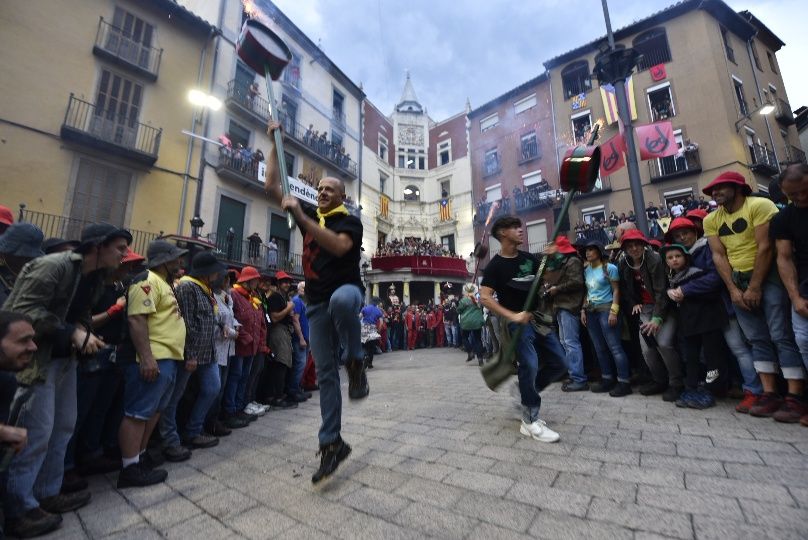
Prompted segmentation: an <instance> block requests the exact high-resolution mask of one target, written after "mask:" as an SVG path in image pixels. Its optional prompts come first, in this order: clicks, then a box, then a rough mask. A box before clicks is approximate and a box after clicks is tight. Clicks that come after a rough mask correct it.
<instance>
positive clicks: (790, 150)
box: [786, 144, 806, 163]
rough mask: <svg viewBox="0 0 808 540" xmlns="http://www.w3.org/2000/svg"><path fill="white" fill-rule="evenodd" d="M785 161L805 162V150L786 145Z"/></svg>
mask: <svg viewBox="0 0 808 540" xmlns="http://www.w3.org/2000/svg"><path fill="white" fill-rule="evenodd" d="M786 161H787V162H789V163H806V161H805V152H803V151H802V150H800V149H799V148H797V147H796V146H792V145H790V144H789V145H786Z"/></svg>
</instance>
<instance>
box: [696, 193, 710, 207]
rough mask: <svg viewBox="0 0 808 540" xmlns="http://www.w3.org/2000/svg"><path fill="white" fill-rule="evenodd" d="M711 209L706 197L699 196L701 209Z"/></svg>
mask: <svg viewBox="0 0 808 540" xmlns="http://www.w3.org/2000/svg"><path fill="white" fill-rule="evenodd" d="M709 208H710V203H709V202H708V201H707V200H705V199H704V195H699V209H701V210H708V209H709Z"/></svg>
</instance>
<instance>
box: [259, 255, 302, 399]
mask: <svg viewBox="0 0 808 540" xmlns="http://www.w3.org/2000/svg"><path fill="white" fill-rule="evenodd" d="M275 279H277V280H278V289H277V290H276V291H273V292H272V294H270V295H269V298H268V300H267V304H268V312H269V318H270V320H271V322H272V324H270V325H269V348H270V349H272V358H271V359H269V358H267V363H266V369H267V374H266V381H267V383H268V384H267V385H266V386H267V387H266V388H265V391H266V393H267V395H268V397H269V406H270V407H272V408H273V409H290V408H293V407H297V402H298V401H303V400H300V399H297V398H298V396H291V395H289V396H286V395H285V394H286V387H287V382H288V378H289V376H290V373H291V368H292V332H293V331H294V329H293V325H292V313H293V311H294V309H295V305H294V303H293V302H292V301H291V300H290V299H289V290H290V289H291V288H292V278H291V276H289V274H287V273H286V272H284V271H283V270H281V271H280V272H278V273H277V274H275Z"/></svg>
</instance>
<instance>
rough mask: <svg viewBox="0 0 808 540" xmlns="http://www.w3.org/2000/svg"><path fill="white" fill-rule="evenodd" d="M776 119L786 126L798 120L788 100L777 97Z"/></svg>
mask: <svg viewBox="0 0 808 540" xmlns="http://www.w3.org/2000/svg"><path fill="white" fill-rule="evenodd" d="M774 106H775V110H774V119H775V120H777V121H778V122H780V123H781V124H783V125H784V126H790V125H791V124H794V123H795V122H796V119H795V118H794V113H793V112H792V111H791V106H790V105H789V104H788V102H787V101H786V100H784V99H782V98H777V99H775V101H774Z"/></svg>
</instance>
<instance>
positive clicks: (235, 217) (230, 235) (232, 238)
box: [216, 195, 247, 261]
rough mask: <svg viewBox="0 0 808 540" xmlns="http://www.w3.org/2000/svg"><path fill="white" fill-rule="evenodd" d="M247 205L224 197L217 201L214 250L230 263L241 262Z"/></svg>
mask: <svg viewBox="0 0 808 540" xmlns="http://www.w3.org/2000/svg"><path fill="white" fill-rule="evenodd" d="M246 214H247V205H246V204H244V203H243V202H239V201H237V200H235V199H231V198H230V197H226V196H224V195H222V196H221V199H220V200H219V219H218V222H217V225H216V248H217V250H218V251H220V252H221V253H224V254H225V255H226V256H227V258H228V259H229V260H231V261H241V255H242V240H243V238H244V217H245V216H246Z"/></svg>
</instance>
